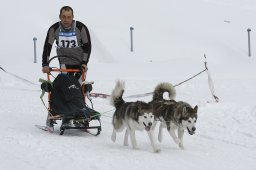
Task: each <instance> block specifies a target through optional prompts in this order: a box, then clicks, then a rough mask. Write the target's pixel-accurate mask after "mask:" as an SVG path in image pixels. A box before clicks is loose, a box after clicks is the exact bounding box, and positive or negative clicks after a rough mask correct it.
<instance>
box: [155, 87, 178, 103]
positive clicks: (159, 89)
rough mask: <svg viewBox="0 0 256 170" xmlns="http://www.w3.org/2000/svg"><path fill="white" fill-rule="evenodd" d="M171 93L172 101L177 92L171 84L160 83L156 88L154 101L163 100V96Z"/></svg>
mask: <svg viewBox="0 0 256 170" xmlns="http://www.w3.org/2000/svg"><path fill="white" fill-rule="evenodd" d="M165 92H167V93H169V98H170V100H174V99H175V97H176V90H175V88H174V86H173V85H172V84H171V83H160V84H158V85H157V86H156V88H155V90H154V94H153V100H163V94H164V93H165Z"/></svg>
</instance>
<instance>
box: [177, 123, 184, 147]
mask: <svg viewBox="0 0 256 170" xmlns="http://www.w3.org/2000/svg"><path fill="white" fill-rule="evenodd" d="M183 135H184V129H182V128H180V127H179V128H178V138H179V139H180V143H179V147H180V149H184V146H183Z"/></svg>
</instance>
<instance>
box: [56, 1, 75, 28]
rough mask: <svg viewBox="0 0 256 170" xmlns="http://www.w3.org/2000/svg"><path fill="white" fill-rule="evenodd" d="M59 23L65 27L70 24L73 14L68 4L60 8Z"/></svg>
mask: <svg viewBox="0 0 256 170" xmlns="http://www.w3.org/2000/svg"><path fill="white" fill-rule="evenodd" d="M59 18H60V21H61V24H62V25H63V26H64V27H65V28H69V27H71V25H72V22H73V18H74V14H73V9H72V8H71V7H69V6H64V7H62V8H61V9H60V15H59Z"/></svg>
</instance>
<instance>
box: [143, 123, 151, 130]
mask: <svg viewBox="0 0 256 170" xmlns="http://www.w3.org/2000/svg"><path fill="white" fill-rule="evenodd" d="M143 124H144V126H145V130H146V131H150V129H151V127H152V123H151V122H149V123H148V125H146V124H145V123H144V122H143Z"/></svg>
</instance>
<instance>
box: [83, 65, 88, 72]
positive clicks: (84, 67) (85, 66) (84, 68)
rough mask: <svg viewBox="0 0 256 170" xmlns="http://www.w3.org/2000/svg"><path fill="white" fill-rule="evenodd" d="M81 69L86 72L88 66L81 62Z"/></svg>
mask: <svg viewBox="0 0 256 170" xmlns="http://www.w3.org/2000/svg"><path fill="white" fill-rule="evenodd" d="M82 69H83V70H84V71H85V72H86V71H87V70H88V67H87V65H86V64H82Z"/></svg>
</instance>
